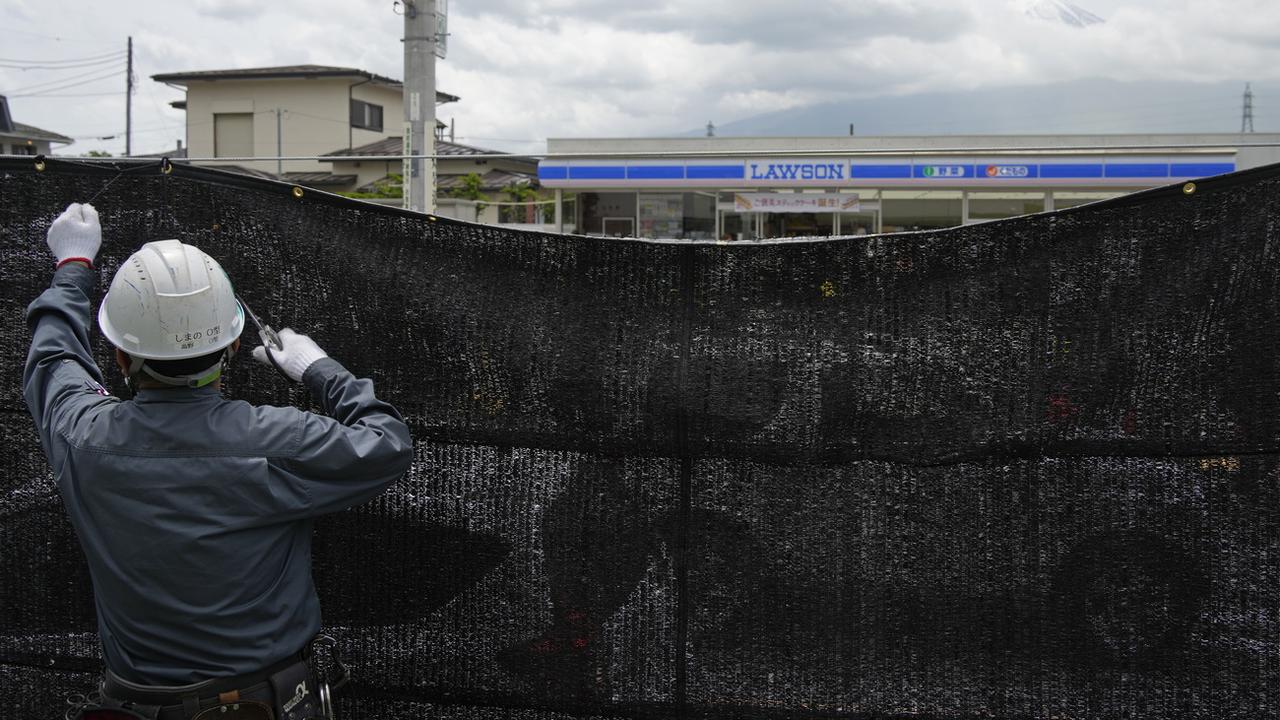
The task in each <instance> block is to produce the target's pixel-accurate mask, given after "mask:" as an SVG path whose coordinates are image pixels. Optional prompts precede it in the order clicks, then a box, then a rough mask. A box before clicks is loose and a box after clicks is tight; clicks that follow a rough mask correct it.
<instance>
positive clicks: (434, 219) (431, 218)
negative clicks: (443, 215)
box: [427, 215, 436, 222]
mask: <svg viewBox="0 0 1280 720" xmlns="http://www.w3.org/2000/svg"><path fill="white" fill-rule="evenodd" d="M427 220H429V221H431V222H435V221H436V216H435V215H428V216H427Z"/></svg>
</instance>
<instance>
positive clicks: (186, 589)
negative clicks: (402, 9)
mask: <svg viewBox="0 0 1280 720" xmlns="http://www.w3.org/2000/svg"><path fill="white" fill-rule="evenodd" d="M48 244H49V249H50V250H51V251H52V252H53V255H54V256H55V258H56V260H57V269H56V270H55V271H54V274H53V282H52V284H51V286H50V287H49V289H48V290H46V291H44V293H42V294H41V295H40V297H38V298H37V299H36V300H35V301H34V302H33V303H31V306H30V307H29V308H28V309H27V322H28V324H29V325H30V327H31V332H32V341H31V351H30V353H29V354H28V357H27V364H26V370H25V373H24V376H23V392H24V394H25V397H26V402H27V406H28V407H29V408H30V410H31V415H32V417H33V418H34V419H35V423H36V427H37V429H38V430H39V433H40V441H41V443H42V445H43V447H44V451H45V454H46V456H47V457H48V459H49V464H50V466H51V467H52V468H53V473H54V477H55V479H56V481H57V485H58V489H59V492H60V493H61V496H62V500H63V503H64V505H65V506H66V509H67V514H68V515H69V516H70V519H71V524H72V526H73V527H74V528H75V531H76V534H77V536H78V537H79V540H80V545H81V547H82V548H83V549H84V553H85V557H86V558H87V560H88V564H89V570H90V576H91V578H92V580H93V590H94V599H95V603H96V608H97V616H98V630H99V635H100V639H101V646H102V654H103V659H104V660H105V664H106V672H105V673H104V676H103V681H102V684H101V685H100V687H99V689H98V696H97V697H91V698H89V699H88V700H87V701H86V702H84V703H82V707H81V712H82V717H86V718H92V717H94V715H95V713H99V717H111V718H121V717H142V718H154V719H158V720H170V719H178V718H181V719H183V720H187V719H189V718H193V717H197V716H200V718H201V720H203V719H204V718H206V717H209V718H213V717H216V718H219V720H235V719H241V718H243V719H246V720H296V719H297V718H303V717H311V716H320V715H321V713H322V712H325V711H328V708H327V707H322V701H325V700H327V698H325V697H321V696H322V695H323V691H325V690H327V688H324V687H321V686H320V684H321V683H322V682H323V680H324V679H323V678H318V677H316V674H315V673H313V668H312V667H310V665H311V664H312V663H311V662H310V652H309V648H310V645H311V642H312V639H313V638H315V637H316V635H317V633H318V632H319V630H320V606H319V600H318V598H317V596H316V590H315V587H314V585H313V583H312V580H311V529H312V522H313V519H314V518H315V517H316V516H318V515H323V514H325V513H331V512H334V511H338V510H342V509H344V508H348V507H351V506H353V505H357V504H359V503H362V502H365V501H366V500H369V499H370V498H372V497H374V496H375V495H377V494H378V493H380V492H382V490H383V489H384V488H386V487H387V486H388V485H389V484H390V483H392V482H393V481H394V480H396V479H397V478H399V477H400V476H401V475H403V474H404V473H405V471H406V470H407V469H408V467H409V464H410V459H411V455H412V446H411V441H410V438H409V431H408V428H407V427H406V426H405V424H404V422H403V421H402V420H401V419H400V416H399V415H398V414H397V412H396V410H395V409H394V408H393V407H391V406H390V405H388V404H387V403H385V402H382V401H380V400H378V399H377V398H376V397H374V393H373V384H372V383H371V382H370V381H369V380H361V379H357V378H355V377H354V376H353V375H352V374H351V373H350V372H348V371H347V370H346V369H345V368H343V367H342V365H340V364H338V362H336V361H335V360H333V359H332V358H329V357H328V356H327V355H326V354H325V352H324V351H323V350H321V349H320V347H319V346H318V345H316V343H315V342H313V341H312V340H311V339H310V338H308V337H307V336H305V335H300V334H297V333H294V332H292V331H290V330H284V331H282V332H281V333H280V343H281V348H280V349H277V350H274V351H272V352H271V353H270V354H271V355H272V357H270V358H269V357H268V351H267V349H266V348H263V347H258V348H256V349H255V351H254V353H253V357H254V359H255V360H258V361H260V362H269V361H270V360H272V359H273V360H274V361H275V363H276V364H277V365H278V367H279V368H280V370H281V371H282V372H283V373H285V374H286V375H287V376H288V377H289V378H290V379H292V380H293V381H295V382H301V383H303V384H305V385H306V386H307V387H308V388H309V389H310V390H311V392H312V394H313V396H314V398H315V399H316V401H317V402H318V403H319V404H320V405H321V406H322V407H323V408H324V410H325V412H326V413H327V414H328V417H326V416H323V415H317V414H313V413H309V412H303V411H301V410H298V409H295V408H280V407H266V406H254V405H250V404H249V403H246V402H240V401H232V400H227V399H225V398H223V397H222V394H221V391H220V383H219V378H220V376H221V374H222V372H223V371H224V369H225V367H226V363H227V361H228V360H229V359H230V358H231V356H232V355H234V354H235V352H236V351H237V349H238V348H239V347H240V340H239V337H240V333H241V330H243V329H244V325H245V314H244V310H243V308H242V306H241V303H240V302H238V300H237V298H236V296H235V294H234V292H233V290H232V286H231V281H230V279H229V278H228V277H227V275H226V274H225V273H224V272H223V270H222V267H221V266H220V265H219V264H218V263H217V261H215V260H214V259H213V258H211V257H209V256H208V255H206V254H204V253H203V252H201V251H200V250H199V249H197V248H195V247H193V246H191V245H185V244H183V243H181V242H179V241H177V240H164V241H160V242H150V243H147V244H146V245H144V246H143V247H142V248H141V249H140V250H138V252H136V253H134V254H133V256H131V257H130V258H129V259H128V260H126V261H124V263H123V264H122V265H121V266H120V268H119V270H118V271H117V272H116V274H115V278H114V279H113V280H112V282H111V286H110V288H109V290H108V292H107V295H106V297H104V298H103V301H102V306H101V309H100V310H99V312H98V325H99V327H100V328H101V330H102V332H103V334H104V335H105V336H106V338H107V339H108V340H109V341H110V342H111V343H112V344H114V345H115V347H116V351H115V360H116V364H117V365H118V366H119V368H120V370H121V372H123V373H124V374H125V376H126V378H127V380H128V383H129V385H130V387H131V388H132V389H133V390H134V391H135V396H134V397H133V398H132V399H130V400H122V399H120V398H116V397H112V396H111V395H110V394H109V393H108V392H107V390H106V389H104V388H103V385H102V382H103V376H102V373H101V372H100V371H99V369H98V367H97V366H96V365H95V364H94V360H93V356H92V353H91V351H90V345H89V323H90V315H89V311H90V296H91V293H92V291H93V287H94V285H95V284H96V282H97V276H96V273H95V270H94V267H93V263H94V260H95V257H96V256H97V253H98V249H99V247H100V246H101V244H102V231H101V228H100V226H99V222H98V214H97V212H96V211H95V210H94V209H93V207H92V206H90V205H79V204H73V205H71V206H70V207H68V208H67V210H66V211H65V212H64V213H62V215H61V216H60V217H58V218H57V220H55V221H54V222H53V224H52V225H51V226H50V228H49V231H48ZM210 708H214V709H213V710H212V711H210ZM206 711H209V712H207V713H206ZM111 713H116V714H111ZM124 713H133V714H131V715H126V714H124ZM255 713H256V714H255Z"/></svg>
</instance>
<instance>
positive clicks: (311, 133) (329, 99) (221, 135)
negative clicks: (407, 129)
mask: <svg viewBox="0 0 1280 720" xmlns="http://www.w3.org/2000/svg"><path fill="white" fill-rule="evenodd" d="M151 79H153V80H155V81H157V82H162V83H166V84H168V85H173V86H176V87H180V88H183V89H184V90H185V91H186V98H185V99H184V100H181V101H178V102H175V103H173V106H174V107H177V108H180V109H184V110H186V113H187V121H186V130H187V157H189V158H212V160H210V161H207V163H206V162H205V161H201V164H210V165H215V166H222V165H225V166H232V167H237V168H240V169H242V170H244V171H247V172H250V173H253V174H269V175H272V176H275V175H283V176H284V179H286V180H290V181H292V182H297V183H300V184H305V185H311V186H314V187H321V188H324V189H329V190H339V189H348V188H351V187H354V186H355V185H356V178H355V177H350V176H345V175H334V174H333V173H332V172H330V166H329V165H326V164H325V163H323V162H321V161H319V160H279V161H277V160H275V159H274V158H276V157H289V156H319V155H323V154H325V153H330V152H332V151H333V150H334V149H335V148H344V147H345V148H350V147H356V146H360V145H366V144H369V143H375V142H378V141H381V140H385V139H387V138H388V137H391V136H392V135H400V134H401V127H402V126H403V119H402V118H403V117H404V109H403V108H404V106H403V100H402V98H403V86H402V84H401V82H400V81H399V80H395V79H392V78H388V77H384V76H382V75H377V74H375V73H371V72H367V71H365V70H358V69H355V68H345V67H333V66H328V65H290V66H283V67H264V68H242V69H232V70H199V71H192V72H175V73H161V74H158V75H152V76H151ZM457 100H458V98H457V96H454V95H450V94H448V93H443V92H437V93H436V104H437V105H440V104H444V103H449V102H455V101H457ZM221 158H226V160H221Z"/></svg>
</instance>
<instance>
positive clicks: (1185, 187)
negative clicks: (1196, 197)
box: [1182, 182, 1196, 195]
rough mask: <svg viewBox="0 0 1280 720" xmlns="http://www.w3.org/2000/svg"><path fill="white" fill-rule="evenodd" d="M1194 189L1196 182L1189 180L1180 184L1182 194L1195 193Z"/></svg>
mask: <svg viewBox="0 0 1280 720" xmlns="http://www.w3.org/2000/svg"><path fill="white" fill-rule="evenodd" d="M1195 191H1196V184H1195V183H1192V182H1189V183H1187V184H1186V185H1183V186H1182V194H1183V195H1192V194H1194V193H1195Z"/></svg>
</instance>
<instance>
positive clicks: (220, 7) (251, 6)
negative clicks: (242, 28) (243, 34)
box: [194, 0, 270, 22]
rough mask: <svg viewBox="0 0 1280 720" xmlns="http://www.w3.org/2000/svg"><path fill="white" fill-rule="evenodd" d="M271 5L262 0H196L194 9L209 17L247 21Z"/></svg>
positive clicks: (265, 10)
mask: <svg viewBox="0 0 1280 720" xmlns="http://www.w3.org/2000/svg"><path fill="white" fill-rule="evenodd" d="M269 7H270V5H269V4H268V3H265V2H262V1H261V0H196V3H195V6H194V9H195V11H196V13H198V14H200V15H204V16H207V17H214V18H218V19H219V20H229V21H233V22H245V21H248V20H253V19H255V18H257V17H258V16H260V15H262V14H263V13H265V12H267V9H268V8H269Z"/></svg>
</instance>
